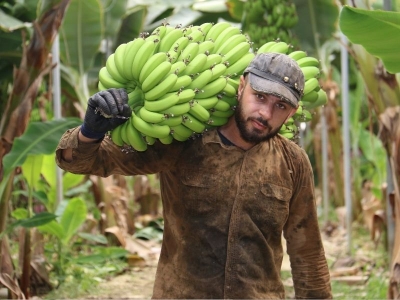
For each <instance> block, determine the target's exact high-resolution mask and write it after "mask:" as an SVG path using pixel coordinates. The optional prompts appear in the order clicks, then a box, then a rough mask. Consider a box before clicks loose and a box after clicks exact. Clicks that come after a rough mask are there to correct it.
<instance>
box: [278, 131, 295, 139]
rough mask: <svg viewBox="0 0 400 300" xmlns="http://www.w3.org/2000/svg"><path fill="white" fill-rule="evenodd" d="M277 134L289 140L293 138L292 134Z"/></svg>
mask: <svg viewBox="0 0 400 300" xmlns="http://www.w3.org/2000/svg"><path fill="white" fill-rule="evenodd" d="M279 134H280V135H282V136H283V137H285V138H287V139H289V140H291V139H293V138H294V132H284V133H279Z"/></svg>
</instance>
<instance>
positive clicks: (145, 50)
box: [131, 40, 159, 80]
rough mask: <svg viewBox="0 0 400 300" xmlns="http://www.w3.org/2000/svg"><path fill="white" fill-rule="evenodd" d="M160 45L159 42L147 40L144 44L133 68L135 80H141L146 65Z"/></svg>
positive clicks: (138, 52)
mask: <svg viewBox="0 0 400 300" xmlns="http://www.w3.org/2000/svg"><path fill="white" fill-rule="evenodd" d="M158 43H159V42H157V41H149V40H145V42H144V44H143V45H142V46H141V47H140V49H139V50H138V51H137V53H136V55H135V58H134V59H133V63H132V66H131V68H132V76H133V78H134V79H135V80H139V74H140V72H141V71H142V68H143V66H144V64H145V63H146V62H147V61H148V59H149V58H150V56H152V55H153V53H154V51H155V50H156V46H157V45H158Z"/></svg>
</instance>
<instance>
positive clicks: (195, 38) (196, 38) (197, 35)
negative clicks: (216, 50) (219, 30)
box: [187, 28, 204, 43]
mask: <svg viewBox="0 0 400 300" xmlns="http://www.w3.org/2000/svg"><path fill="white" fill-rule="evenodd" d="M187 37H188V38H189V40H190V42H191V43H197V42H201V41H203V40H204V33H203V32H202V31H201V30H200V29H199V28H197V29H194V30H192V32H191V33H189V34H188V35H187Z"/></svg>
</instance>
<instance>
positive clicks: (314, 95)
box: [257, 41, 328, 139]
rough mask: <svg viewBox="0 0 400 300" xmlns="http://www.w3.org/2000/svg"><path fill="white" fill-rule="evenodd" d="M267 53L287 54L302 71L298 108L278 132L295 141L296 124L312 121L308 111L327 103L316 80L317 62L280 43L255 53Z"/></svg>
mask: <svg viewBox="0 0 400 300" xmlns="http://www.w3.org/2000/svg"><path fill="white" fill-rule="evenodd" d="M267 52H276V53H283V54H287V55H288V56H289V57H290V58H292V59H293V60H295V61H296V62H297V64H298V65H299V67H300V68H301V70H302V71H303V75H304V80H305V84H304V90H303V96H302V98H301V101H300V102H299V108H298V109H297V111H296V113H295V114H294V115H293V117H292V118H291V119H289V120H288V121H287V122H286V124H285V125H284V126H282V128H281V130H280V134H282V135H283V136H285V137H287V138H289V139H295V137H296V135H297V133H298V128H297V126H296V123H297V122H308V121H310V120H311V119H312V113H311V111H310V110H311V109H314V108H316V107H318V106H323V105H325V104H326V103H327V102H328V97H327V94H326V92H325V91H324V90H323V89H322V88H321V86H320V83H319V80H318V78H319V75H320V69H319V61H318V59H316V58H315V57H312V56H308V55H307V53H306V52H305V51H302V50H295V51H292V47H291V46H290V45H289V44H287V43H285V42H282V41H271V42H268V43H265V44H264V45H262V46H261V47H260V48H258V49H257V53H267Z"/></svg>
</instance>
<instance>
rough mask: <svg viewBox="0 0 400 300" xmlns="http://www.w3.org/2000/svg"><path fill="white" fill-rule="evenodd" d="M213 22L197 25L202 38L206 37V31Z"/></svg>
mask: <svg viewBox="0 0 400 300" xmlns="http://www.w3.org/2000/svg"><path fill="white" fill-rule="evenodd" d="M213 25H214V24H213V23H210V22H208V23H203V24H201V25H200V26H199V30H201V32H202V33H203V36H204V38H205V37H206V35H207V33H208V32H209V31H210V29H211V28H212V27H213Z"/></svg>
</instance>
